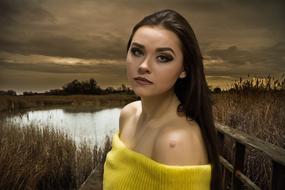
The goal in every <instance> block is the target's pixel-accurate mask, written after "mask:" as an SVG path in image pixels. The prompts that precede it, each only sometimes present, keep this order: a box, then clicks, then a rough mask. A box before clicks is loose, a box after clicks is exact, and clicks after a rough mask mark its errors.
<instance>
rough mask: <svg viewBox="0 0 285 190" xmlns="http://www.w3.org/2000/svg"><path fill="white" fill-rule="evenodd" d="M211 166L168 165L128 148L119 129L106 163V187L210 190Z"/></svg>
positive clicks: (152, 189)
mask: <svg viewBox="0 0 285 190" xmlns="http://www.w3.org/2000/svg"><path fill="white" fill-rule="evenodd" d="M210 181H211V165H210V164H208V165H194V166H193V165H192V166H174V165H165V164H162V163H159V162H156V161H154V160H152V159H151V158H149V157H147V156H145V155H143V154H141V153H138V152H135V151H132V150H130V149H128V148H127V147H126V146H125V145H124V143H123V142H122V141H121V140H120V138H119V136H118V132H117V133H115V134H114V136H113V139H112V149H111V151H110V152H108V154H107V157H106V161H105V163H104V174H103V189H104V190H111V189H116V190H146V189H147V190H176V189H177V190H198V189H199V190H209V189H210Z"/></svg>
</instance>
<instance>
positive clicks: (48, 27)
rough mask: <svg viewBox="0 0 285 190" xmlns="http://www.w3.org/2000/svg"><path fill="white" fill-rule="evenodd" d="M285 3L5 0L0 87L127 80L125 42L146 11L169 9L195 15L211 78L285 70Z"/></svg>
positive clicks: (0, 17) (219, 80)
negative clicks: (76, 80)
mask: <svg viewBox="0 0 285 190" xmlns="http://www.w3.org/2000/svg"><path fill="white" fill-rule="evenodd" d="M284 2H285V1H281V0H275V1H257V0H248V1H243V0H232V1H228V0H190V1H189V0H157V1H152V0H144V1H143V0H129V1H127V0H116V1H103V0H84V1H83V0H82V1H79V0H68V1H64V0H13V1H11V0H1V1H0V90H9V89H13V90H15V91H17V93H22V92H23V91H34V92H35V91H37V92H44V91H47V90H50V89H56V88H61V87H62V86H63V85H64V84H65V83H67V82H70V81H72V80H74V79H78V80H88V79H90V78H94V79H95V80H96V81H97V82H98V84H99V85H100V86H101V87H103V88H105V87H108V86H114V87H117V86H121V84H126V85H128V82H127V77H126V65H125V56H126V46H127V41H128V38H129V35H130V33H131V30H132V27H133V26H134V25H135V24H136V23H137V22H138V21H139V20H141V19H142V18H143V17H144V16H146V15H148V14H151V13H153V12H154V11H158V10H161V9H165V8H169V9H173V10H176V11H177V12H179V13H181V14H182V15H183V16H185V17H186V19H187V20H188V21H189V23H190V25H191V26H192V28H193V29H194V32H195V34H196V36H197V38H198V41H199V44H200V48H201V50H202V54H203V57H204V66H205V73H206V78H207V81H208V84H209V85H210V86H213V87H216V86H220V87H223V88H226V87H227V86H228V85H229V84H231V83H232V82H233V81H234V80H237V79H239V77H246V76H247V75H248V74H250V75H252V76H267V75H269V74H270V75H273V76H276V77H280V76H281V75H282V74H283V73H285V38H284V37H285V25H284V19H285V12H284V10H285V3H284Z"/></svg>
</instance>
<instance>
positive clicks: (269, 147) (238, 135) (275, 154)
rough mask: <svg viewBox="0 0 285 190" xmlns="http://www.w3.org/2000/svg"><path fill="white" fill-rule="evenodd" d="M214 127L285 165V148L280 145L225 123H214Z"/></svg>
mask: <svg viewBox="0 0 285 190" xmlns="http://www.w3.org/2000/svg"><path fill="white" fill-rule="evenodd" d="M215 126H216V129H217V130H218V131H219V132H221V133H224V134H226V135H228V136H230V137H231V138H233V139H234V140H235V141H237V142H239V143H241V144H243V145H245V146H249V147H252V148H254V149H256V150H259V151H261V152H263V153H264V154H266V155H267V156H269V157H270V158H271V159H272V160H274V161H275V162H277V163H279V164H281V165H283V166H285V150H284V149H283V148H281V147H278V146H276V145H274V144H271V143H268V142H265V141H262V140H260V139H258V138H256V137H252V136H250V135H248V134H246V133H244V132H242V131H239V130H237V129H234V128H231V127H227V126H225V125H222V124H219V123H215Z"/></svg>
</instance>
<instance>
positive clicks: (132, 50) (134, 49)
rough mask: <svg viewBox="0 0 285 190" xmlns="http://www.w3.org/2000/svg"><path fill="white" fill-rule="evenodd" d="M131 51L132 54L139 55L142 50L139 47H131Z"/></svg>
mask: <svg viewBox="0 0 285 190" xmlns="http://www.w3.org/2000/svg"><path fill="white" fill-rule="evenodd" d="M131 52H132V54H133V55H134V56H137V57H138V56H140V55H142V54H143V52H142V51H141V50H140V49H139V48H131Z"/></svg>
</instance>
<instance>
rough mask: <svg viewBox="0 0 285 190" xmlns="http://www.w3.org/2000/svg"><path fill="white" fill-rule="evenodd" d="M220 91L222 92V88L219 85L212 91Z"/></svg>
mask: <svg viewBox="0 0 285 190" xmlns="http://www.w3.org/2000/svg"><path fill="white" fill-rule="evenodd" d="M221 92H222V90H221V88H220V87H216V88H214V93H221Z"/></svg>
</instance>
